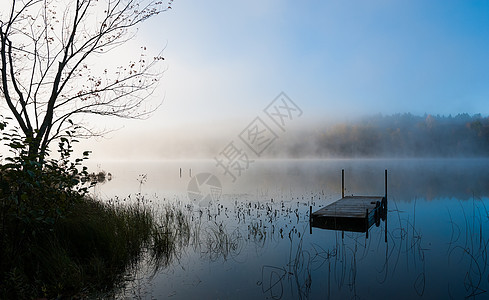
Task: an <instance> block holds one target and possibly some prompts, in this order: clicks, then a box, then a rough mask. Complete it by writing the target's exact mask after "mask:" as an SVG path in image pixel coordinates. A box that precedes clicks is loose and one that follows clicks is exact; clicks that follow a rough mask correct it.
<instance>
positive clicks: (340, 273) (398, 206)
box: [94, 159, 489, 299]
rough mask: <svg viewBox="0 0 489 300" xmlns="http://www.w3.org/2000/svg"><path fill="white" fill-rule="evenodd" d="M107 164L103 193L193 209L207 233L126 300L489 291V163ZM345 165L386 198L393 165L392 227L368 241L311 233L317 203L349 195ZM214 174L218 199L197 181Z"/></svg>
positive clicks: (483, 295) (138, 282) (478, 294)
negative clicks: (227, 169) (195, 185)
mask: <svg viewBox="0 0 489 300" xmlns="http://www.w3.org/2000/svg"><path fill="white" fill-rule="evenodd" d="M98 167H99V168H100V169H103V170H106V171H108V172H111V173H112V175H113V179H112V180H111V181H110V182H107V183H105V184H103V185H101V186H98V187H96V188H95V190H94V193H95V194H96V195H97V196H99V197H101V198H102V199H111V198H113V197H116V196H117V197H119V198H120V199H122V198H126V197H128V196H129V195H131V197H132V198H134V195H135V194H136V193H138V192H140V193H141V194H143V195H145V198H146V199H149V200H150V201H152V202H151V203H152V205H155V207H162V206H164V205H166V204H171V205H174V206H178V207H180V208H182V209H183V210H184V211H185V212H186V214H188V218H189V220H190V221H191V224H192V226H193V228H194V229H196V230H195V234H194V235H193V236H192V238H191V239H190V240H189V241H187V243H183V244H182V245H181V248H180V250H179V252H178V255H176V256H174V257H172V258H171V260H170V262H169V263H168V264H166V265H164V266H162V267H161V268H160V269H159V270H157V271H156V272H153V271H152V270H147V269H145V268H144V267H141V268H140V269H139V271H137V272H135V274H133V275H134V278H133V281H131V282H130V283H129V285H128V288H127V289H126V290H125V291H123V292H121V296H127V297H129V298H132V297H140V298H143V299H152V298H156V299H166V298H170V299H250V298H254V299H352V298H353V299H374V298H394V297H395V298H396V299H449V298H454V299H461V298H464V297H469V298H471V297H472V298H480V299H487V297H489V293H488V292H487V291H488V289H489V269H488V268H489V260H488V258H489V257H488V250H489V249H488V247H489V226H488V225H489V200H488V199H489V184H488V183H489V160H475V159H465V160H464V159H460V160H303V161H302V160H292V161H283V160H282V161H256V162H254V163H253V164H252V165H250V166H249V169H246V170H243V171H242V173H241V176H239V177H237V179H236V181H235V182H233V181H232V178H231V176H229V175H226V174H223V171H222V169H219V168H217V167H216V166H215V163H214V162H212V161H171V162H144V163H122V162H121V163H115V162H112V163H102V164H100V165H99V166H98ZM180 169H182V171H181V176H180ZM341 169H345V188H346V194H347V195H349V194H353V195H383V194H384V169H387V170H388V172H389V175H388V201H389V202H388V207H389V210H388V217H387V224H386V223H385V222H381V224H380V226H378V227H376V226H375V225H373V226H372V227H371V228H370V230H369V235H368V238H367V237H366V235H365V234H364V233H353V232H341V231H332V230H323V229H317V228H313V230H312V234H311V233H310V228H309V207H310V206H312V207H313V210H316V209H318V208H320V207H322V206H324V205H327V204H329V203H331V202H333V201H335V200H337V199H339V198H340V196H341ZM207 172H208V173H210V174H213V175H215V176H216V178H217V179H218V181H219V185H218V186H217V187H219V186H220V187H222V191H221V193H220V196H219V193H217V192H216V191H215V190H213V191H214V194H213V195H214V196H216V197H215V198H214V199H213V200H212V199H211V198H207V199H204V198H202V199H200V198H199V197H197V199H196V197H194V196H195V195H196V194H195V193H194V194H191V197H189V193H188V189H189V182H190V181H191V179H192V177H193V176H195V175H197V174H202V173H207ZM190 173H191V174H190ZM142 174H144V175H145V178H146V179H144V178H143V177H142V176H141V175H142ZM201 178H204V177H201ZM204 187H205V185H200V186H199V188H201V191H202V195H203V196H205V195H206V193H207V192H205V191H204ZM212 187H216V184H211V188H212ZM191 189H192V188H191ZM208 193H210V194H212V189H211V192H208ZM197 196H198V195H197ZM209 199H211V200H209ZM386 226H387V242H385V232H386Z"/></svg>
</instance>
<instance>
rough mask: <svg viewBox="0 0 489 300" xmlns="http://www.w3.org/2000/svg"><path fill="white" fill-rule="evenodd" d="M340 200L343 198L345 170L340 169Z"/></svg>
mask: <svg viewBox="0 0 489 300" xmlns="http://www.w3.org/2000/svg"><path fill="white" fill-rule="evenodd" d="M341 198H345V169H341Z"/></svg>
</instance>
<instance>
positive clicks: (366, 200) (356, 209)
mask: <svg viewBox="0 0 489 300" xmlns="http://www.w3.org/2000/svg"><path fill="white" fill-rule="evenodd" d="M380 219H382V220H384V221H385V220H386V219H387V170H385V196H353V195H352V196H346V197H345V170H344V169H343V170H341V199H339V200H337V201H335V202H333V203H331V204H329V205H327V206H325V207H323V208H321V209H319V210H317V211H315V212H312V206H311V207H310V215H309V222H310V230H311V233H312V227H317V228H323V229H332V230H342V231H355V232H366V233H367V238H368V229H369V228H370V226H372V225H373V224H374V223H376V225H377V226H379V224H380ZM385 232H386V233H385V234H386V236H385V239H386V241H387V225H386V231H385Z"/></svg>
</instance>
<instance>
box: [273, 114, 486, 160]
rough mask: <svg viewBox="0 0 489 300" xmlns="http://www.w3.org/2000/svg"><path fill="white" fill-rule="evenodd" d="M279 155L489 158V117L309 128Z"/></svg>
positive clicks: (410, 118)
mask: <svg viewBox="0 0 489 300" xmlns="http://www.w3.org/2000/svg"><path fill="white" fill-rule="evenodd" d="M281 150H282V151H280V149H275V151H276V152H275V153H273V155H285V156H286V157H291V158H301V157H318V158H323V157H340V158H352V157H367V158H368V157H487V156H488V154H489V118H488V117H483V116H482V115H480V114H476V115H468V114H458V115H456V116H452V115H449V116H440V115H436V116H434V115H423V116H416V115H413V114H409V113H405V114H395V115H388V116H383V115H380V114H379V115H374V116H368V117H362V118H359V119H357V120H353V121H350V122H338V123H337V124H334V125H332V126H328V127H321V126H318V128H317V129H309V130H304V131H302V132H301V134H298V135H297V134H293V135H291V137H290V139H287V140H285V141H284V145H283V146H282V148H281Z"/></svg>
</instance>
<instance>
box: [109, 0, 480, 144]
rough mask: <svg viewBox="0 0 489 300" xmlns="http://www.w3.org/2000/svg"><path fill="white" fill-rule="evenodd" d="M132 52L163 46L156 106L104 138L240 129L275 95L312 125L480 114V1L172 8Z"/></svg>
mask: <svg viewBox="0 0 489 300" xmlns="http://www.w3.org/2000/svg"><path fill="white" fill-rule="evenodd" d="M135 43H136V44H144V45H145V46H147V47H148V48H149V49H151V50H152V51H154V52H158V51H159V50H161V49H163V48H164V52H163V55H164V57H165V68H167V70H166V73H165V76H164V78H163V80H162V82H161V86H160V87H159V88H158V90H157V92H156V93H155V97H156V98H157V99H163V98H164V99H165V100H164V103H163V105H162V106H161V107H160V108H159V110H158V111H157V112H156V113H155V115H154V116H153V117H152V118H151V119H150V120H146V121H142V122H128V123H125V125H124V126H125V127H126V128H125V129H123V130H121V131H119V132H116V133H114V134H112V136H113V137H117V136H118V135H126V133H127V132H131V133H132V132H137V131H138V130H150V128H151V130H155V129H156V130H159V128H166V129H164V130H166V131H167V132H169V134H170V133H171V132H173V133H178V132H187V131H195V128H192V126H194V127H195V126H197V127H198V128H199V129H202V126H206V125H205V124H209V128H211V127H212V125H211V123H212V124H219V125H218V126H221V127H222V124H230V127H233V126H234V127H237V128H239V127H244V126H246V125H247V123H248V122H249V121H251V120H252V119H253V118H254V117H255V116H256V115H257V114H258V113H259V112H260V111H261V110H262V109H263V108H264V106H266V105H267V104H268V103H269V102H270V101H272V100H273V98H274V97H275V96H277V95H278V94H279V93H280V92H281V91H284V92H285V93H286V94H288V95H289V97H290V98H291V99H293V100H294V101H295V102H296V103H297V105H299V106H300V107H301V108H302V110H303V112H304V118H306V119H313V120H325V121H327V120H333V119H334V120H348V119H351V118H353V117H355V116H359V115H365V114H375V113H382V114H393V113H398V112H399V113H404V112H411V113H413V114H421V115H422V114H424V113H427V114H445V115H448V114H452V115H453V114H457V113H462V112H467V113H469V114H474V113H482V114H483V115H488V114H489V1H431V0H430V1H425V0H419V1H393V0H373V1H325V0H322V1H319V0H318V1H303V2H298V1H284V0H280V1H279V0H269V1H258V0H252V1H229V0H227V1H224V0H216V1H183V0H175V2H174V3H173V9H172V10H170V11H169V12H166V13H163V14H161V15H159V16H157V17H156V18H154V19H151V20H149V21H148V22H146V23H144V25H143V26H141V28H140V30H139V32H138V36H137V40H136V41H135ZM196 124H197V125H196ZM231 124H232V125H233V126H231ZM164 130H163V131H164ZM185 130H187V131H185ZM209 130H210V129H209Z"/></svg>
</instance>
